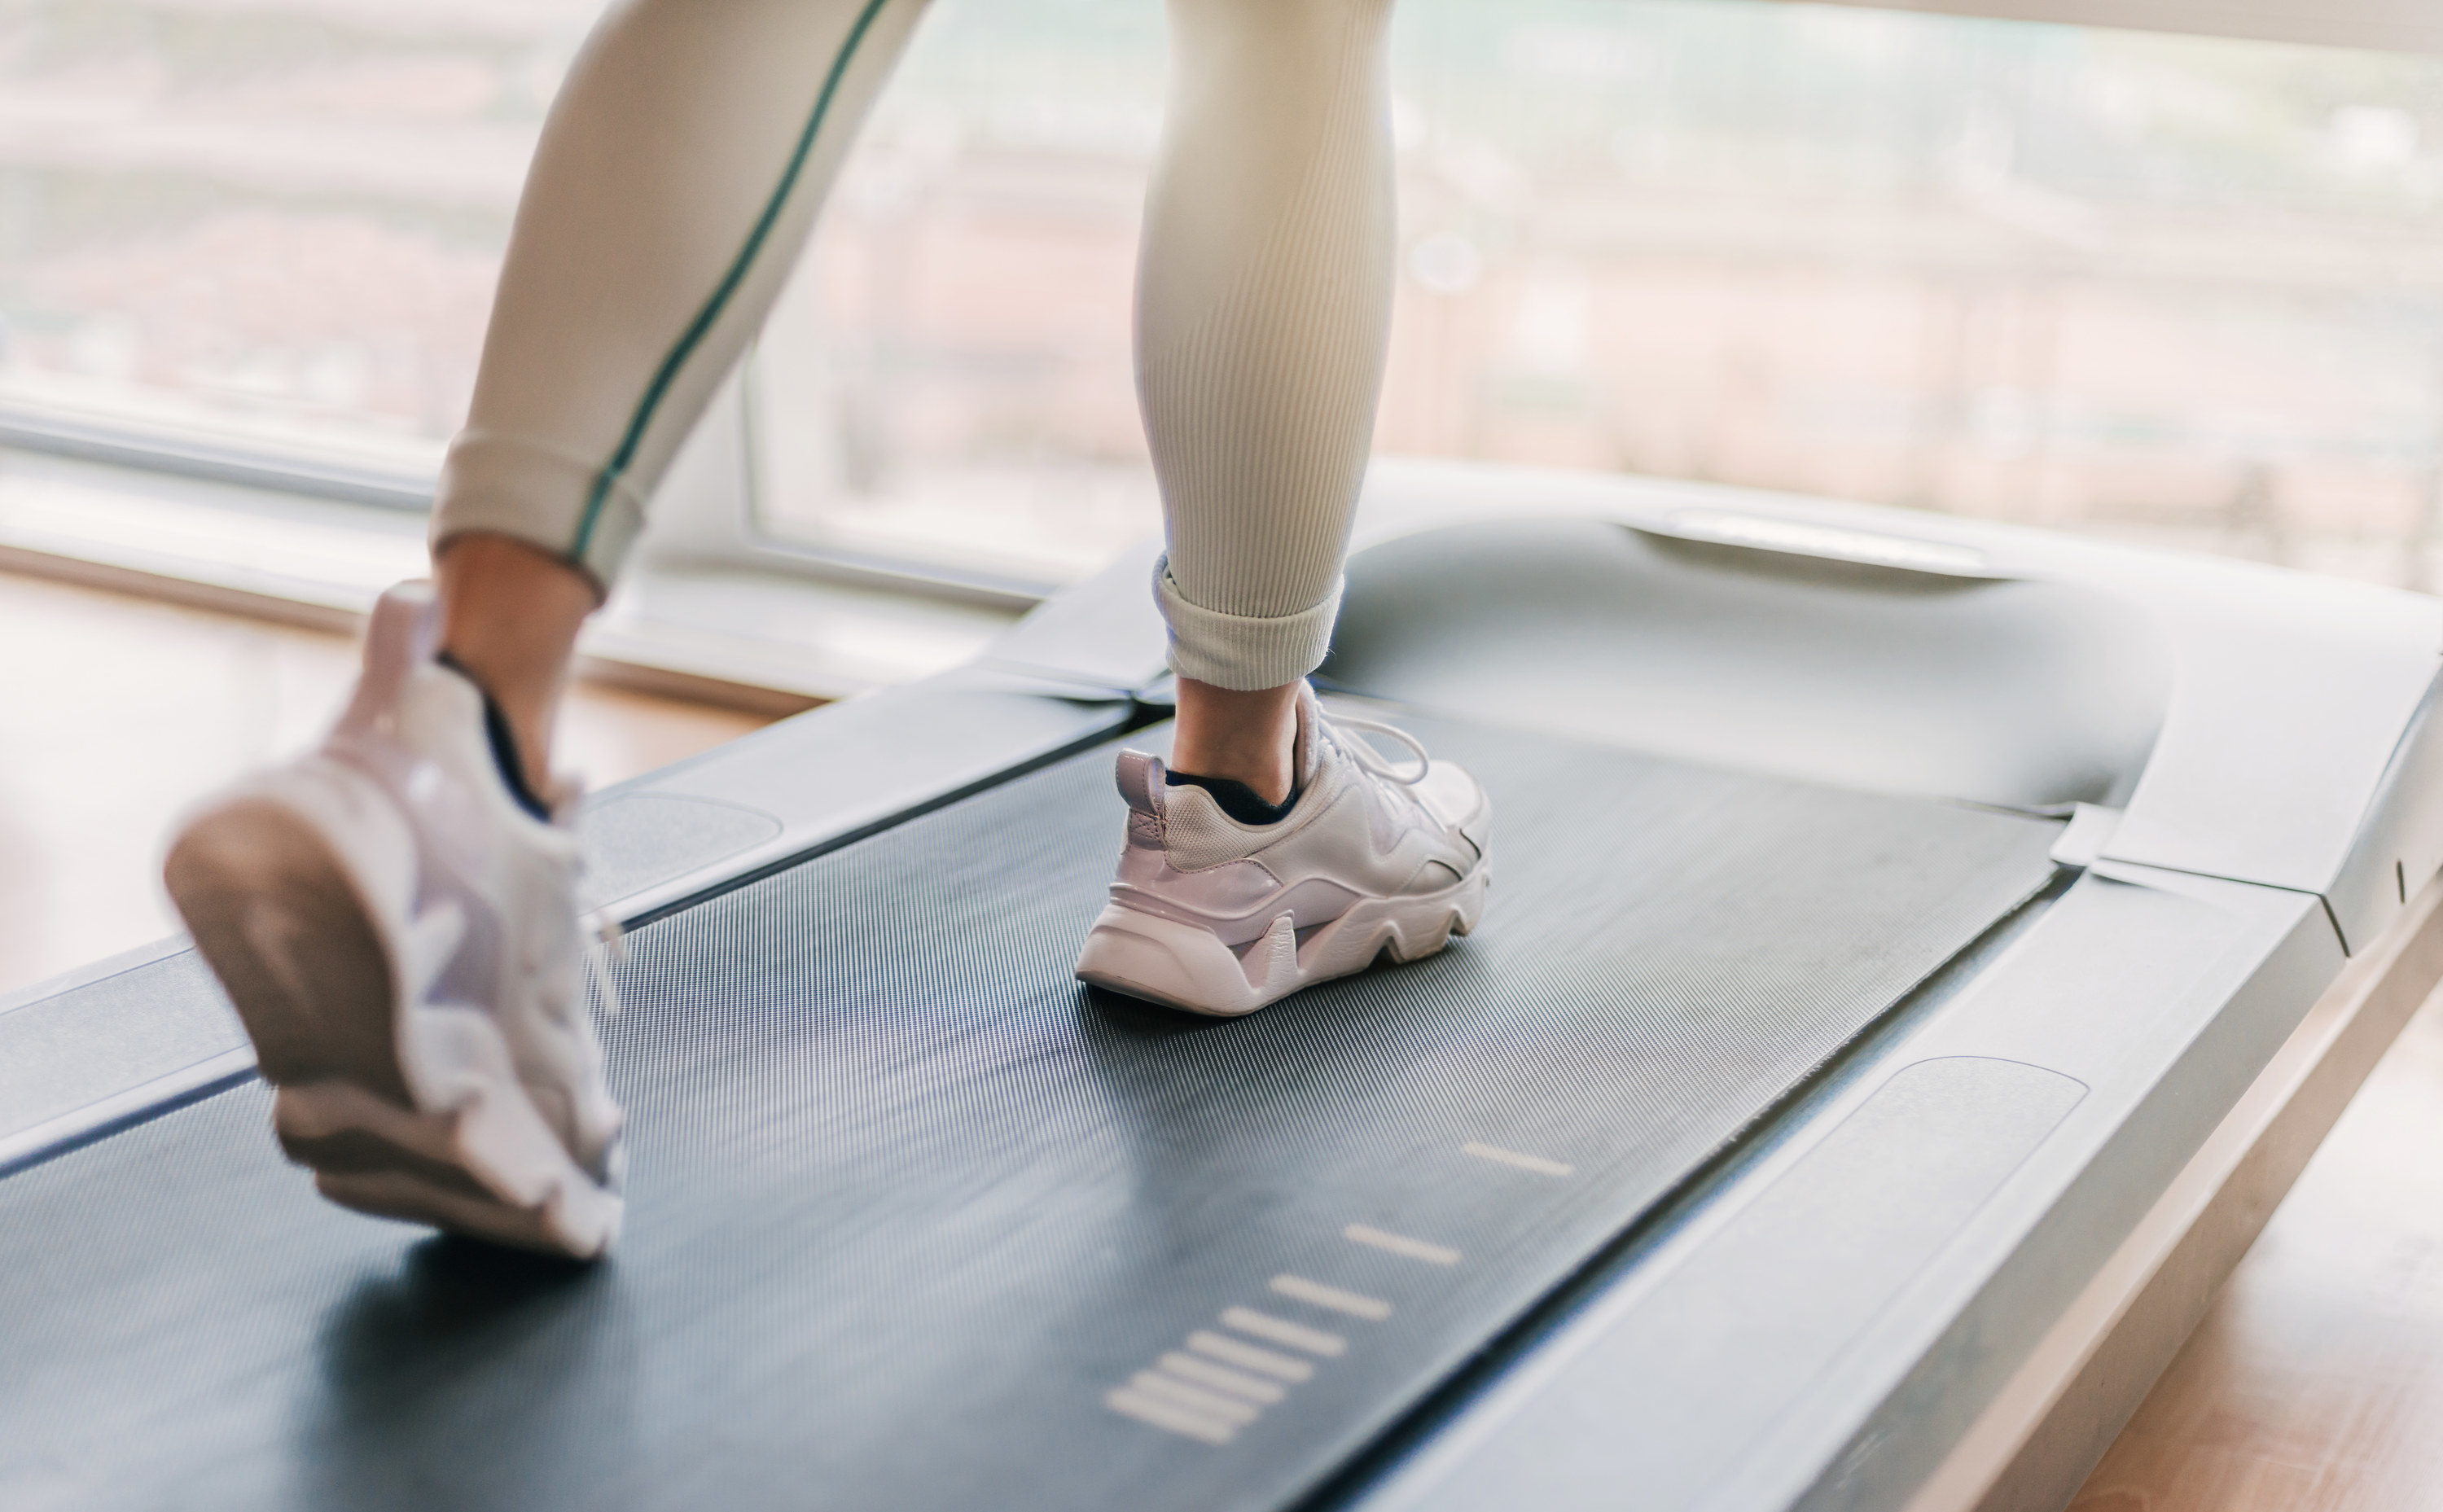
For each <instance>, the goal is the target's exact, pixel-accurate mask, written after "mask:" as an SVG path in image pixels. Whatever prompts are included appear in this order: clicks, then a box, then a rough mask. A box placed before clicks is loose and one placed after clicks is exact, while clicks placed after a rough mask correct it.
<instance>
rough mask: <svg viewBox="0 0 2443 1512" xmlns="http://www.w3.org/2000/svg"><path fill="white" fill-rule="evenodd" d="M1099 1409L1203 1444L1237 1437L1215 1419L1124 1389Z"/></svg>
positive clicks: (1160, 1399)
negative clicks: (1197, 1440) (1104, 1408)
mask: <svg viewBox="0 0 2443 1512" xmlns="http://www.w3.org/2000/svg"><path fill="white" fill-rule="evenodd" d="M1103 1405H1104V1406H1105V1407H1108V1408H1110V1409H1111V1411H1112V1412H1118V1413H1121V1414H1122V1415H1124V1416H1128V1417H1133V1418H1135V1419H1136V1420H1137V1421H1138V1422H1140V1423H1151V1424H1152V1425H1153V1426H1154V1427H1156V1428H1166V1429H1168V1430H1171V1431H1172V1432H1174V1433H1183V1434H1185V1435H1186V1436H1187V1437H1189V1438H1197V1439H1203V1441H1204V1442H1205V1443H1207V1444H1227V1443H1229V1442H1230V1441H1231V1440H1232V1439H1234V1438H1236V1437H1238V1435H1239V1430H1237V1429H1235V1428H1232V1427H1231V1426H1230V1425H1229V1424H1227V1423H1224V1422H1221V1421H1220V1420H1219V1419H1216V1418H1210V1417H1206V1416H1204V1415H1203V1413H1201V1412H1190V1411H1188V1410H1187V1409H1186V1408H1185V1407H1181V1406H1179V1405H1178V1404H1176V1403H1174V1402H1167V1401H1165V1400H1163V1399H1162V1398H1161V1397H1159V1396H1148V1395H1146V1394H1144V1393H1143V1392H1132V1391H1130V1390H1129V1389H1128V1388H1127V1387H1125V1386H1123V1387H1121V1388H1120V1389H1119V1390H1118V1391H1116V1392H1112V1393H1111V1394H1108V1395H1106V1396H1105V1397H1104V1398H1103Z"/></svg>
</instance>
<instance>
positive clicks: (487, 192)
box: [0, 0, 2443, 588]
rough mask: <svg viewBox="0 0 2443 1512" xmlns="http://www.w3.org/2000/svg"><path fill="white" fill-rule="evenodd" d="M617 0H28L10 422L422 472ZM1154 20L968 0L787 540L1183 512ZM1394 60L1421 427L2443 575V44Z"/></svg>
mask: <svg viewBox="0 0 2443 1512" xmlns="http://www.w3.org/2000/svg"><path fill="white" fill-rule="evenodd" d="M597 9H598V5H597V0H430V3H424V4H418V5H413V6H393V7H384V6H378V5H372V4H367V3H365V0H213V3H211V4H210V5H203V4H196V3H194V0H0V410H9V411H20V410H23V411H31V412H36V413H78V414H85V415H93V414H101V415H106V416H111V417H116V418H117V419H118V420H120V421H123V422H125V423H127V424H130V425H136V426H142V427H150V428H162V429H167V430H172V431H186V432H189V433H201V434H209V435H213V436H221V437H232V436H234V437H242V438H249V439H250V440H252V441H253V442H255V443H258V444H260V445H263V446H272V447H279V448H289V449H292V450H294V451H297V452H300V453H311V454H316V455H340V456H343V457H355V458H369V459H375V460H386V461H388V462H391V463H395V464H396V465H398V466H400V467H403V468H420V469H427V470H429V469H430V468H431V466H432V465H433V463H434V461H435V460H436V459H437V457H438V455H439V451H440V448H441V446H442V445H443V444H444V443H445V442H446V440H447V438H448V436H449V434H450V431H451V430H453V429H454V428H456V426H457V425H458V424H459V423H460V421H461V419H462V418H463V415H464V412H465V407H466V402H467V397H468V391H469V387H470V383H471V378H472V373H473V370H474V363H475V360H476V355H477V353H478V349H479V347H480V343H481V340H482V334H483V328H484V322H485V317H486V314H487V301H488V300H489V297H490V291H491V283H492V279H493V277H494V273H495V270H496V268H497V264H498V259H499V255H500V251H501V247H502V246H503V244H504V242H505V236H506V231H507V226H508V219H509V215H510V212H511V209H512V207H513V205H514V201H515V198H516V193H517V189H518V185H519V182H520V179H521V178H522V176H523V173H524V164H525V160H526V157H527V155H528V153H529V152H530V150H531V147H532V143H533V139H534V136H535V132H536V129H537V127H538V126H539V124H540V121H541V118H542V111H543V108H544V106H545V104H546V103H547V101H548V99H549V97H550V95H551V93H552V91H553V90H554V89H555V88H556V87H557V83H558V81H559V79H560V74H561V73H562V71H563V70H564V68H565V66H566V62H567V60H568V58H569V57H570V55H571V54H572V53H573V51H574V49H575V48H576V46H578V44H579V41H580V40H581V38H582V36H583V33H584V30H585V28H586V27H588V26H589V25H590V24H591V22H592V20H593V17H594V15H595V13H596V11H597ZM1164 47H1165V39H1164V35H1163V23H1162V12H1161V6H1160V0H940V3H938V4H937V5H936V6H935V8H934V10H933V12H932V13H931V14H930V16H929V17H928V20H927V21H926V23H925V25H924V27H923V29H922V30H921V31H920V33H919V35H918V38H917V40H916V43H915V45H914V47H913V49H912V51H911V53H910V55H909V58H908V60H907V62H906V64H905V67H904V69H903V72H902V74H901V75H900V77H899V78H898V79H896V80H895V81H894V82H893V83H892V85H891V88H890V90H889V91H888V92H887V93H886V95H885V97H884V99H883V100H882V101H881V103H880V105H879V107H878V108H877V111H876V113H875V116H874V118H873V123H872V127H871V130H870V131H869V133H868V134H867V136H866V137H865V139H864V140H863V141H862V142H861V143H860V144H859V145H858V147H857V148H856V150H855V152H854V154H853V155H852V156H851V159H850V162H849V165H848V167H847V169H846V172H845V174H844V177H843V180H842V182H841V184H840V186H839V189H838V191H837V193H836V197H835V199H834V201H833V204H832V206H831V208H830V209H829V211H828V212H827V214H826V217H825V219H824V221H823V223H822V224H821V226H820V227H819V228H818V230H817V237H816V242H815V245H814V246H813V248H812V250H811V252H810V254H809V256H808V257H807V259H806V260H805V264H804V265H803V267H802V268H801V269H800V272H799V277H798V278H797V279H796V281H795V282H793V283H792V285H791V287H790V289H789V291H788V293H787V295H786V296H785V297H784V300H783V302H782V304H781V308H780V309H779V310H778V311H777V312H776V315H775V318H774V320H773V323H772V325H771V327H770V328H769V329H768V331H767V333H766V336H765V337H764V339H763V341H762V343H761V346H760V349H759V353H758V355H757V357H756V358H755V360H754V362H753V364H752V368H751V373H750V378H751V381H750V384H749V386H748V387H749V391H750V392H749V395H748V398H749V403H748V417H749V424H748V427H747V429H748V434H749V442H748V450H749V453H750V457H749V460H750V462H751V464H752V465H751V468H750V469H749V470H750V472H751V474H752V477H753V487H754V493H755V500H754V505H755V512H756V520H757V528H758V529H759V530H760V532H761V533H762V538H763V539H764V540H766V541H768V542H771V543H775V544H779V545H782V546H785V547H787V548H788V549H789V550H790V551H792V552H795V553H798V554H799V555H802V554H804V553H806V552H809V551H811V552H814V553H818V554H830V555H832V556H845V557H851V558H854V559H858V560H863V561H868V562H881V563H885V564H892V565H896V566H898V567H901V568H904V569H909V570H913V571H915V572H917V573H918V574H928V573H929V574H942V575H946V576H961V577H965V578H968V579H970V580H974V579H979V578H982V579H986V580H991V581H998V582H1002V583H1008V584H1014V585H1019V586H1029V585H1031V586H1033V587H1037V588H1042V587H1050V586H1055V585H1057V584H1059V583H1062V582H1067V581H1072V580H1075V578H1077V577H1079V576H1081V575H1083V574H1086V573H1087V572H1090V571H1092V570H1093V568H1094V567H1095V566H1096V565H1097V564H1098V563H1099V562H1101V561H1103V560H1105V559H1107V558H1108V557H1109V556H1110V555H1111V553H1112V552H1113V551H1115V550H1117V549H1118V547H1119V546H1120V545H1121V543H1123V542H1124V541H1126V540H1128V539H1130V538H1132V537H1137V536H1139V535H1140V534H1142V533H1143V532H1145V531H1148V530H1149V529H1151V528H1152V527H1153V525H1154V523H1155V520H1156V518H1157V511H1156V496H1155V492H1154V488H1153V484H1152V480H1151V475H1150V471H1149V468H1148V464H1147V461H1146V456H1145V449H1144V441H1143V438H1142V436H1141V435H1140V433H1139V430H1138V423H1137V418H1136V410H1135V403H1134V396H1133V392H1132V385H1131V379H1130V365H1129V322H1130V281H1131V278H1132V274H1133V266H1134V262H1135V239H1136V229H1137V219H1138V208H1139V204H1140V201H1141V199H1142V194H1143V190H1144V183H1145V177H1146V173H1147V168H1148V162H1149V160H1150V157H1151V155H1152V152H1153V148H1154V143H1155V140H1156V137H1157V133H1158V130H1159V124H1160V118H1161V108H1162V94H1163V87H1164V78H1163V75H1164V70H1165V57H1164ZM1394 87H1395V90H1396V92H1397V95H1398V100H1399V103H1398V109H1397V112H1396V115H1397V119H1396V122H1395V124H1396V130H1397V136H1398V141H1399V149H1400V151H1399V163H1400V176H1401V186H1400V188H1401V207H1402V217H1403V229H1402V234H1401V250H1400V257H1401V278H1400V282H1399V292H1398V307H1397V316H1396V320H1395V327H1394V331H1393V335H1392V345H1391V362H1390V375H1389V380H1388V383H1387V387H1386V390H1385V393H1384V396H1383V405H1382V410H1381V422H1380V428H1379V432H1378V446H1379V448H1380V449H1381V450H1383V451H1385V452H1389V453H1403V454H1410V455H1422V456H1439V457H1462V458H1481V459H1487V460H1496V461H1506V462H1518V463H1529V464H1538V465H1553V466H1563V467H1585V468H1595V469H1603V470H1619V471H1626V472H1632V473H1645V474H1653V475H1659V476H1667V477H1684V478H1698V479H1710V480H1716V481H1719V482H1723V483H1739V484H1749V485H1757V486H1764V487H1772V488H1780V489H1789V490H1792V491H1797V492H1802V493H1810V494H1828V495H1836V496H1842V497H1847V498H1853V499H1863V500H1868V501H1880V502H1885V503H1894V504H1901V505H1908V506H1914V507H1919V508H1926V509H1938V510H1946V511H1954V512H1958V513H1963V514H1974V515H1981V516H1989V517H1993V518H1997V519H2015V520H2026V521H2029V522H2031V523H2037V524H2043V525H2048V526H2054V527H2063V528H2069V529H2076V530H2085V531H2096V532H2103V533H2105V534H2109V535H2113V536H2116V537H2127V538H2131V539H2136V540H2140V541H2144V542H2148V543H2155V544H2162V545H2169V546H2175V547H2187V548H2195V549H2204V550H2213V551H2224V552H2234V553H2240V554H2244V555H2250V556H2258V557H2263V558H2266V559H2269V560H2274V561H2280V562H2285V563H2287V564H2290V565H2294V566H2301V567H2306V568H2310V569H2314V570H2319V571H2327V572H2336V573H2342V574H2351V575H2355V576H2360V577H2363V578H2368V579H2372V580H2376V581H2381V582H2402V583H2412V584H2416V585H2420V586H2429V587H2433V586H2443V585H2438V578H2437V574H2438V573H2443V483H2438V480H2443V214H2439V213H2438V212H2443V61H2438V60H2436V59H2433V58H2425V57H2409V56H2403V55H2391V54H2380V53H2372V52H2354V51H2347V50H2342V49H2335V48H2316V47H2305V46H2276V45H2269V44H2257V43H2244V42H2228V41H2213V40H2206V39H2198V38H2176V37H2167V36H2158V35H2148V34H2140V33H2132V32H2114V31H2106V30H2095V29H2085V28H2077V27H2055V26H2040V25H2031V24H2022V23H2006V22H1983V21H1968V20H1960V19H1953V18H1943V17H1935V16H1927V15H1920V14H1907V13H1898V12H1880V11H1873V10H1864V9H1836V8H1827V7H1813V6H1806V5H1784V4H1767V3H1761V0H1499V3H1493V0H1401V4H1400V9H1399V12H1398V20H1397V22H1396V25H1395V59H1394ZM7 418H8V416H7V415H5V414H0V420H5V419H7Z"/></svg>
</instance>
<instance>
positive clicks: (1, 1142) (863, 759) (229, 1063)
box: [0, 668, 1132, 1175]
mask: <svg viewBox="0 0 2443 1512" xmlns="http://www.w3.org/2000/svg"><path fill="white" fill-rule="evenodd" d="M1047 686H1048V684H1046V683H1045V682H1044V680H1043V679H1042V678H1040V677H1034V676H1028V675H1025V674H1023V673H1015V672H999V671H994V670H991V669H978V668H962V669H960V670H957V671H953V672H948V673H945V674H943V675H942V676H940V677H935V678H930V679H928V680H926V681H924V682H921V683H910V684H908V685H906V686H903V687H896V688H890V689H885V690H884V691H882V692H879V693H875V694H872V695H870V696H868V697H865V698H861V699H854V700H850V701H845V702H840V703H835V704H828V705H826V706H824V707H822V708H818V709H815V710H812V711H810V712H808V713H805V714H801V715H799V716H797V717H796V718H794V719H791V720H782V721H781V723H779V724H776V725H773V726H771V727H769V728H768V729H764V730H762V731H759V732H757V733H756V734H754V735H751V736H747V737H745V738H743V739H739V740H733V741H731V742H730V743H728V744H726V745H724V746H721V747H718V748H716V749H714V750H712V751H709V752H707V753H705V754H704V755H703V756H697V757H696V758H694V759H693V760H691V761H683V762H680V763H678V764H676V765H674V766H670V767H665V768H663V769H662V770H661V771H659V772H655V773H652V774H649V775H646V776H643V777H639V778H637V779H636V780H634V781H633V782H627V783H622V784H620V785H619V786H617V787H614V788H610V789H606V790H605V791H604V792H600V793H597V794H596V795H595V796H594V797H593V798H592V799H591V800H590V801H589V803H588V804H587V808H586V812H585V815H584V817H583V818H581V819H580V820H579V825H580V827H581V828H582V829H584V830H585V831H586V841H587V847H588V851H589V859H590V861H591V863H592V865H593V874H594V876H595V877H596V878H597V879H598V880H600V881H603V882H607V884H608V885H607V886H606V887H600V888H599V889H598V890H597V891H596V892H595V893H594V895H593V897H592V898H591V899H590V900H589V901H590V902H592V903H593V904H595V905H596V906H597V907H602V908H606V909H608V910H610V911H611V912H612V913H614V914H615V915H616V916H617V917H618V918H619V919H620V920H621V921H622V922H623V923H634V922H636V921H637V920H642V919H647V918H651V917H653V916H654V915H656V914H659V913H666V912H669V911H670V910H671V909H673V908H675V907H679V906H683V905H685V904H686V903H687V902H689V901H691V900H694V899H699V898H703V897H707V896H709V895H711V894H714V893H718V892H722V891H726V890H727V889H728V888H730V887H733V886H736V885H739V884H741V883H743V882H744V881H746V880H748V879H751V878H753V877H757V876H760V875H762V874H763V873H765V872H768V871H771V870H773V869H776V868H778V867H780V866H783V865H789V864H791V863H793V862H795V861H797V860H799V859H800V858H802V857H805V856H808V855H812V854H815V853H817V852H819V851H822V850H825V849H828V848H831V847H835V846H838V845H843V844H846V843H847V842H849V841H851V840H854V839H855V838H857V837H859V836H862V835H866V834H870V833H873V831H874V830H876V829H883V828H886V827H888V826H890V825H891V824H894V823H896V822H898V821H899V820H901V819H905V818H908V817H910V816H912V815H914V814H918V813H922V812H925V811H928V810H930V809H933V808H937V807H939V806H940V805H942V804H944V803H947V802H951V801H953V800H955V799H956V798H958V797H960V796H962V795H964V794H965V793H968V792H974V791H976V790H977V789H979V788H982V787H985V786H989V785H991V784H992V783H994V782H997V781H1000V780H1001V779H1003V778H1005V777H1008V776H1011V775H1013V774H1018V773H1020V772H1025V771H1029V770H1032V769H1033V768H1035V767H1037V766H1039V765H1041V764H1042V763H1044V762H1046V761H1049V760H1052V759H1054V758H1056V757H1057V756H1062V755H1065V754H1067V753H1069V752H1072V751H1075V750H1077V749H1078V748H1080V747H1082V746H1085V745H1090V744H1092V743H1093V742H1094V741H1097V740H1101V739H1105V738H1109V737H1110V736H1111V735H1112V734H1113V733H1114V732H1116V731H1118V730H1119V729H1121V728H1122V727H1123V726H1124V725H1125V724H1126V723H1127V722H1128V720H1129V717H1130V713H1131V712H1132V705H1131V704H1130V702H1129V701H1127V700H1126V699H1125V698H1122V697H1119V696H1117V695H1098V694H1095V693H1093V692H1092V691H1091V690H1087V689H1083V688H1079V689H1075V690H1071V691H1068V692H1054V693H1047V691H1046V689H1047ZM1115 829H1116V826H1115ZM253 1066H254V1054H253V1051H252V1049H251V1048H250V1047H248V1045H247V1043H246V1036H245V1035H244V1033H243V1032H241V1031H240V1029H238V1026H237V1022H236V1018H235V1016H234V1015H233V1014H232V1013H231V1012H230V1009H229V1004H228V1000H227V998H225V997H224V996H223V995H222V993H221V990H220V987H219V984H218V983H216V982H214V981H213V980H212V978H211V973H209V972H207V971H205V970H204V969H203V967H202V964H201V962H200V961H199V960H198V959H197V958H196V956H194V953H193V950H192V949H190V948H188V947H187V946H186V944H185V942H184V940H183V938H170V939H165V940H160V941H157V942H156V943H154V944H152V945H148V946H145V947H143V948H142V949H141V950H139V951H135V952H131V953H129V954H128V955H127V956H119V957H116V958H114V959H113V960H112V961H108V962H103V963H101V965H100V966H98V967H91V968H87V969H85V970H84V971H82V972H78V973H75V974H72V975H68V976H66V977H63V978H61V979H59V980H58V981H55V982H51V983H46V984H44V985H42V986H38V987H36V988H33V989H31V990H29V991H28V992H26V993H19V994H17V995H16V996H15V998H14V999H13V1000H12V1001H11V1002H10V1003H9V1004H7V1005H0V1175H5V1174H7V1173H8V1172H10V1171H13V1170H16V1169H18V1168H20V1167H23V1166H27V1165H30V1164H33V1163H35V1162H37V1161H40V1160H44V1159H46V1158H48V1157H51V1156H53V1155H56V1154H58V1153H60V1152H61V1151H63V1150H66V1149H70V1148H73V1147H74V1146H76V1145H77V1144H79V1143H82V1142H83V1141H85V1140H87V1139H92V1138H94V1137H96V1136H97V1135H100V1134H103V1133H108V1132H112V1131H115V1130H118V1129H120V1128H125V1127H128V1126H130V1125H132V1124H136V1123H140V1122H142V1121H144V1120H146V1119H149V1118H152V1117H154V1116H156V1115H157V1114H159V1113H162V1112H165V1111H167V1110H169V1109H170V1108H173V1107H176V1106H178V1105H180V1104H181V1103H184V1102H188V1101H191V1100H192V1099H193V1098H195V1097H198V1096H201V1095H204V1094H206V1093H209V1092H211V1091H215V1090H218V1089H219V1088H221V1087H224V1086H227V1085H229V1084H231V1083H232V1082H235V1081H240V1080H243V1079H245V1078H246V1077H248V1075H250V1074H251V1073H252V1070H253Z"/></svg>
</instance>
